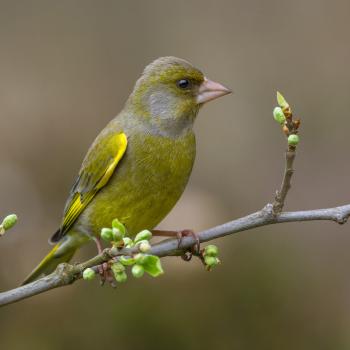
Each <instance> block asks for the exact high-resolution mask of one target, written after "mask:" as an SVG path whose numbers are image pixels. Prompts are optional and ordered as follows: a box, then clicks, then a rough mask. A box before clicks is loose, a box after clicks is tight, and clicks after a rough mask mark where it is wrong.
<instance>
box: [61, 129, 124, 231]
mask: <svg viewBox="0 0 350 350" xmlns="http://www.w3.org/2000/svg"><path fill="white" fill-rule="evenodd" d="M105 143H106V145H102V146H105V147H108V148H110V149H111V151H112V152H113V155H112V154H111V152H109V153H108V152H107V153H106V155H105V157H108V158H110V160H109V161H108V162H106V164H105V165H104V166H103V168H97V169H96V167H95V163H96V162H97V160H101V159H100V158H99V157H93V156H91V159H90V158H88V159H87V164H85V167H84V166H83V168H82V170H81V172H80V174H79V179H78V182H77V184H76V185H75V186H74V188H76V189H77V190H76V191H73V193H72V194H71V199H70V201H69V203H68V205H67V208H66V210H65V215H64V219H63V224H62V227H61V235H60V236H61V237H62V236H63V235H64V234H65V233H66V232H67V231H68V230H69V229H70V228H71V227H72V225H73V224H74V222H75V220H76V219H77V218H78V216H79V215H80V214H81V213H82V211H83V210H84V209H85V208H86V206H87V205H88V204H89V203H90V202H91V200H92V199H93V198H94V196H95V195H96V193H97V192H98V191H99V190H100V189H101V188H102V187H104V186H105V185H106V184H107V183H108V181H109V179H110V178H111V176H112V174H113V173H114V170H115V168H116V167H117V165H118V163H119V161H120V160H121V158H122V157H123V155H124V153H125V151H126V147H127V144H128V141H127V137H126V135H125V134H124V133H120V134H117V135H115V136H113V137H112V138H111V139H110V140H107V141H106V142H105ZM99 146H101V145H99ZM94 151H98V150H97V149H94V147H93V149H92V150H91V152H94ZM88 156H89V153H88V155H87V157H88ZM89 168H92V169H94V170H95V174H89V173H88V170H87V169H89ZM96 175H97V177H96ZM86 177H87V178H90V177H93V178H95V177H96V181H95V182H94V183H92V184H91V183H90V181H88V185H87V184H85V183H84V181H83V180H80V179H85V178H86ZM81 181H82V182H83V183H82V184H81V183H80V182H81ZM74 188H73V189H74Z"/></svg>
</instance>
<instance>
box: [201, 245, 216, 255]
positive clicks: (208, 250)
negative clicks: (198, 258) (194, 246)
mask: <svg viewBox="0 0 350 350" xmlns="http://www.w3.org/2000/svg"><path fill="white" fill-rule="evenodd" d="M218 254H219V248H218V247H217V246H216V245H214V244H209V245H207V246H206V247H205V248H204V255H205V256H214V257H217V256H218Z"/></svg>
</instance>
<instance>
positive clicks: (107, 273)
mask: <svg viewBox="0 0 350 350" xmlns="http://www.w3.org/2000/svg"><path fill="white" fill-rule="evenodd" d="M95 243H96V246H97V251H98V253H99V254H101V253H102V244H101V240H100V239H99V238H95ZM98 273H99V275H100V284H101V286H103V285H104V284H105V282H106V281H107V282H108V283H109V284H110V285H111V286H112V287H113V288H115V287H116V286H117V285H116V281H115V278H114V276H113V272H112V271H111V269H110V266H109V264H108V263H106V262H104V263H103V264H101V265H99V266H98Z"/></svg>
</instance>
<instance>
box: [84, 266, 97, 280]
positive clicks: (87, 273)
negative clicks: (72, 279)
mask: <svg viewBox="0 0 350 350" xmlns="http://www.w3.org/2000/svg"><path fill="white" fill-rule="evenodd" d="M95 276H96V272H95V271H94V270H93V269H91V268H90V267H88V268H87V269H85V270H84V272H83V279H84V280H85V281H92V280H93V279H94V278H95Z"/></svg>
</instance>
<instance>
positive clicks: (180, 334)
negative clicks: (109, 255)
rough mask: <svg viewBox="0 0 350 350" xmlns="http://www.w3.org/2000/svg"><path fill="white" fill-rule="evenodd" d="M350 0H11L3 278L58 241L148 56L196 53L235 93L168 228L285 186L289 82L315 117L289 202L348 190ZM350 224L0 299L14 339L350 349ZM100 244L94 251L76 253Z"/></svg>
mask: <svg viewBox="0 0 350 350" xmlns="http://www.w3.org/2000/svg"><path fill="white" fill-rule="evenodd" d="M349 15H350V3H349V1H323V0H308V1H305V0H294V1H283V0H279V1H277V0H276V1H274V0H269V1H257V0H256V1H244V0H240V1H239V0H235V1H221V0H216V1H209V0H201V1H181V0H177V1H164V0H163V1H117V0H114V1H109V0H103V1H92V0H91V1H90V0H77V1H67V0H61V1H46V0H43V1H33V0H29V1H17V0H1V1H0V121H1V129H0V130H1V133H0V198H1V200H0V216H5V215H6V214H8V213H11V212H16V213H17V214H18V215H19V217H20V222H19V224H18V226H17V227H16V229H14V230H12V231H11V233H9V234H7V235H6V236H4V237H3V238H2V239H1V242H0V290H7V289H9V288H12V287H15V286H16V285H17V284H18V283H19V282H20V281H21V280H22V279H23V278H24V277H25V276H26V275H27V273H28V272H29V271H30V270H31V269H32V268H33V267H34V265H36V263H37V262H38V261H39V260H40V259H41V258H42V257H43V255H44V254H46V252H47V251H48V249H49V247H48V244H47V239H48V237H49V236H50V235H51V233H52V232H54V230H55V229H56V228H57V226H58V225H59V222H60V219H61V213H62V209H63V205H64V203H65V199H66V196H67V193H68V191H69V189H70V186H71V184H72V183H73V181H74V178H75V175H76V174H77V171H78V169H79V167H80V163H81V160H82V158H83V157H84V154H85V152H86V150H87V148H88V146H89V144H90V143H91V142H92V140H93V139H94V137H95V136H96V135H97V133H98V132H99V130H101V129H102V128H103V127H104V125H105V124H106V123H107V121H108V120H110V119H111V118H112V117H113V116H114V115H116V114H117V113H118V111H119V110H120V109H121V108H122V106H123V102H124V101H125V99H126V98H127V96H128V94H129V93H130V91H131V89H132V87H133V84H134V82H135V80H136V79H137V78H138V77H139V75H140V73H141V71H142V69H143V67H144V66H145V65H146V64H148V63H149V62H150V61H152V60H153V59H155V58H157V57H159V56H164V55H175V56H179V57H183V58H185V59H187V60H189V61H191V62H193V63H194V64H195V65H196V66H198V67H199V68H201V69H202V70H203V71H204V72H205V73H206V75H207V76H209V77H210V78H212V79H215V80H217V81H220V82H222V83H224V84H225V85H227V86H230V87H231V88H232V89H233V90H234V92H235V93H234V94H233V95H230V96H228V97H225V98H222V99H220V100H218V101H215V102H213V103H210V104H209V105H208V106H206V107H205V108H203V110H202V111H201V113H200V115H199V117H198V119H197V123H196V127H195V128H196V134H197V140H198V156H197V162H196V164H195V167H194V171H193V175H192V177H191V181H190V184H189V186H188V188H187V190H186V193H185V194H184V195H183V197H182V199H181V200H180V201H179V203H178V205H177V206H176V208H175V209H174V210H173V212H172V213H171V214H170V215H169V216H168V218H167V219H166V220H165V221H164V223H163V224H162V227H163V228H193V229H196V230H200V229H204V228H208V227H211V226H214V225H217V224H220V223H223V222H225V221H228V220H230V219H233V218H237V217H239V216H242V215H245V214H247V213H250V212H252V211H255V210H258V209H260V208H261V207H263V206H264V205H265V204H266V203H267V202H268V201H271V199H272V198H273V194H274V191H275V189H276V188H277V187H278V186H279V183H280V181H281V176H282V171H283V167H284V163H283V161H284V160H283V152H284V149H285V139H284V137H283V135H282V133H281V132H280V130H279V127H278V125H276V123H275V122H274V121H273V118H272V113H271V112H272V109H273V107H274V106H275V105H276V102H275V93H276V90H277V89H278V90H280V91H282V92H283V94H284V95H285V96H286V97H287V99H288V101H289V102H290V103H291V104H292V106H293V107H294V111H295V113H296V114H297V115H298V116H300V117H301V118H302V132H301V140H302V142H301V144H300V147H299V149H298V156H297V160H296V163H295V166H296V173H295V177H294V178H293V187H292V190H291V192H290V195H289V197H288V202H287V206H286V208H287V209H288V210H297V209H298V210H300V209H312V208H318V207H329V206H336V205H340V204H345V203H348V202H349V176H350V163H349V161H348V156H349V151H348V149H349V136H348V135H349V128H350V114H349V102H350V99H349V96H350V69H349V62H350V42H349V31H350V22H349ZM349 231H350V226H347V225H345V226H338V225H335V224H333V223H329V222H323V223H322V222H313V223H299V224H288V225H276V226H273V227H264V228H260V229H256V230H252V231H248V232H243V233H240V234H237V235H234V236H230V237H226V238H224V239H221V240H218V241H217V242H216V244H218V245H219V247H220V249H221V258H222V261H223V264H222V265H221V266H220V267H219V268H217V269H216V270H215V271H213V272H211V273H208V272H206V271H205V270H204V268H203V267H202V266H201V265H200V264H199V262H197V261H194V262H191V263H185V262H183V261H181V260H180V259H177V258H168V259H164V260H163V264H164V267H165V270H166V274H165V275H164V276H163V277H161V278H158V279H155V280H154V279H151V278H147V277H145V278H143V279H141V280H133V279H130V280H129V281H128V283H126V284H124V285H120V286H118V288H117V289H116V290H112V289H111V288H109V287H107V286H106V287H104V288H100V287H99V284H98V282H97V281H95V282H93V283H84V282H82V281H79V282H77V283H75V284H74V285H72V286H70V287H66V288H61V289H59V290H54V291H51V292H49V293H45V294H43V295H40V296H36V297H34V298H31V299H29V300H26V301H22V302H20V303H17V304H14V305H11V306H7V307H5V308H2V309H1V310H0V329H1V335H0V347H1V348H2V349H11V350H12V349H24V348H26V349H52V350H56V349H63V348H64V349H80V348H83V349H96V348H107V347H108V348H119V349H125V350H129V349H140V348H141V349H150V348H152V349H180V348H181V349H198V348H201V349H249V350H250V349H268V350H274V349H276V350H277V349H284V350H289V349H291V350H292V349H293V350H294V349H299V350H302V349H308V350H311V349H315V350H316V349H317V350H323V349H337V350H342V349H349V348H350V335H349V327H350V297H349V295H350V272H349V266H350V254H349V249H350V235H349ZM93 254H95V247H94V246H93V245H92V246H91V247H87V248H85V249H84V250H83V251H82V252H81V253H80V254H79V255H78V256H77V257H76V260H77V261H79V260H82V259H85V258H87V257H89V256H92V255H93Z"/></svg>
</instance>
